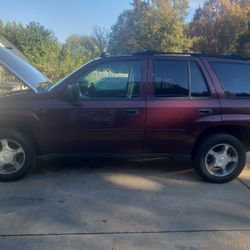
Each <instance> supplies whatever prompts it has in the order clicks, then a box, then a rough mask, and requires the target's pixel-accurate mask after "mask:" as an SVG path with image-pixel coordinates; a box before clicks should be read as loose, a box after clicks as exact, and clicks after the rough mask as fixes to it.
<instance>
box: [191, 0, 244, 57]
mask: <svg viewBox="0 0 250 250" xmlns="http://www.w3.org/2000/svg"><path fill="white" fill-rule="evenodd" d="M246 1H247V0H245V2H243V1H239V0H207V1H206V2H205V3H204V5H203V7H202V8H198V9H197V10H196V12H195V14H194V17H193V20H192V22H191V23H190V28H189V34H190V36H191V37H192V38H193V39H194V42H193V50H194V51H199V52H207V53H236V52H237V51H238V48H239V40H240V37H241V36H242V35H244V34H245V33H246V32H247V30H248V15H249V9H248V8H246V7H245V4H246Z"/></svg>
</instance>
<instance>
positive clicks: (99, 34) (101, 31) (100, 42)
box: [93, 26, 109, 54]
mask: <svg viewBox="0 0 250 250" xmlns="http://www.w3.org/2000/svg"><path fill="white" fill-rule="evenodd" d="M93 33H94V38H95V41H94V43H95V44H96V46H97V48H98V52H99V54H101V53H103V52H105V51H106V49H107V46H108V42H109V32H108V30H107V29H105V28H100V27H98V26H96V27H95V28H94V30H93Z"/></svg>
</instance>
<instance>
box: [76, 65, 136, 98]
mask: <svg viewBox="0 0 250 250" xmlns="http://www.w3.org/2000/svg"><path fill="white" fill-rule="evenodd" d="M76 84H78V85H79V89H80V97H82V98H131V97H138V96H140V84H141V62H140V61H115V62H108V63H105V64H102V65H100V66H98V67H96V68H95V69H93V70H92V71H90V72H89V73H87V74H85V75H83V76H81V77H80V78H79V79H77V80H76Z"/></svg>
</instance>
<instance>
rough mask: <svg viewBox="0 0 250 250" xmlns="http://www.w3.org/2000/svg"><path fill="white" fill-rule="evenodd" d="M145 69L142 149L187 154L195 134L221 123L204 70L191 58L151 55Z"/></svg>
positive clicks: (216, 101)
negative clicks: (145, 88)
mask: <svg viewBox="0 0 250 250" xmlns="http://www.w3.org/2000/svg"><path fill="white" fill-rule="evenodd" d="M148 69H149V71H148V79H149V82H148V94H149V95H148V97H147V102H146V113H147V117H146V137H145V152H147V153H169V154H183V155H189V154H191V151H192V148H193V145H194V143H195V140H196V138H197V136H198V134H199V133H200V132H201V131H202V130H203V129H204V128H207V127H208V126H212V125H215V124H216V123H220V122H221V118H220V106H219V102H218V99H217V96H216V92H215V89H214V87H213V84H212V82H211V80H210V78H209V76H208V73H207V71H206V69H205V67H204V65H203V64H202V62H201V61H200V60H199V59H198V58H195V57H169V56H168V57H166V56H164V57H163V56H162V57H160V56H159V57H152V58H150V59H149V67H148Z"/></svg>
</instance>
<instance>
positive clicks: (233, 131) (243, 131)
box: [192, 125, 250, 155]
mask: <svg viewBox="0 0 250 250" xmlns="http://www.w3.org/2000/svg"><path fill="white" fill-rule="evenodd" d="M219 133H223V134H229V135H232V136H234V137H236V138H237V139H238V140H239V141H241V143H242V144H243V145H244V147H245V148H246V151H249V150H250V128H247V127H244V126H241V125H226V126H219V127H212V128H209V129H206V130H205V131H203V132H202V133H201V134H200V136H199V138H198V140H197V141H196V143H195V145H194V148H193V152H192V155H194V154H195V151H196V148H197V146H198V145H199V144H200V142H201V141H202V140H203V139H204V138H205V137H207V136H209V135H214V134H219Z"/></svg>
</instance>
